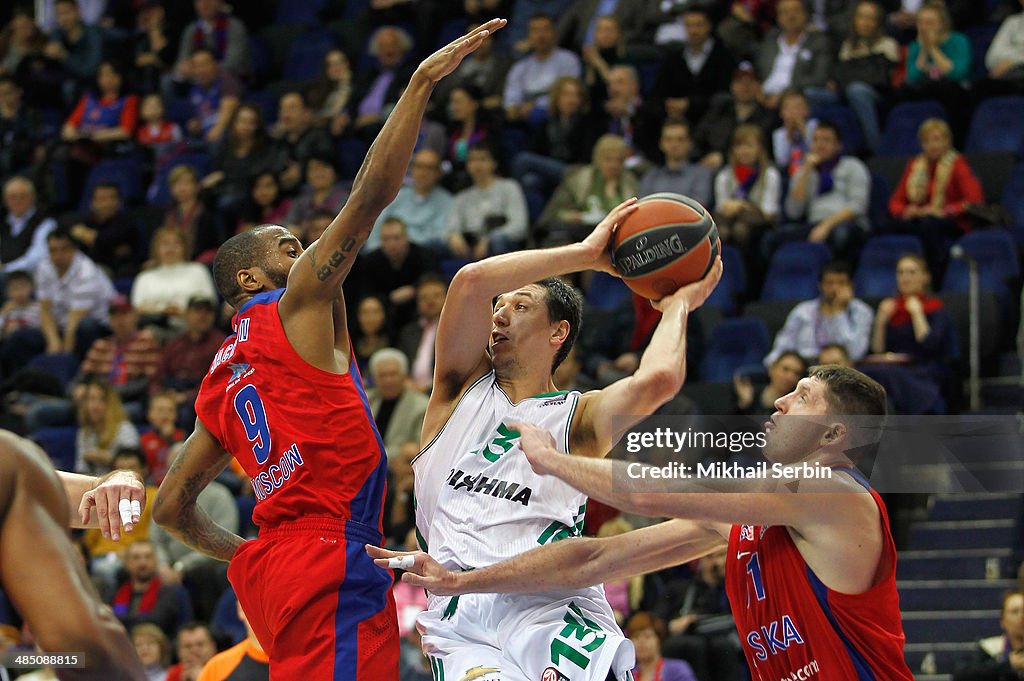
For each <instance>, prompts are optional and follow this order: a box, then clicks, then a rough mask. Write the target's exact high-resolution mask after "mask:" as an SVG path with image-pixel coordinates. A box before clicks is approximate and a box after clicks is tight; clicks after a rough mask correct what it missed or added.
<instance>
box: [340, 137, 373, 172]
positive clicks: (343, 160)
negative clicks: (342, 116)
mask: <svg viewBox="0 0 1024 681" xmlns="http://www.w3.org/2000/svg"><path fill="white" fill-rule="evenodd" d="M369 150H370V147H369V145H368V144H367V143H366V142H364V141H363V140H361V139H356V138H355V137H342V138H341V139H339V140H338V174H339V176H340V177H342V178H344V179H352V178H354V177H355V176H356V173H358V172H359V166H361V165H363V159H364V158H365V157H366V152H367V151H369Z"/></svg>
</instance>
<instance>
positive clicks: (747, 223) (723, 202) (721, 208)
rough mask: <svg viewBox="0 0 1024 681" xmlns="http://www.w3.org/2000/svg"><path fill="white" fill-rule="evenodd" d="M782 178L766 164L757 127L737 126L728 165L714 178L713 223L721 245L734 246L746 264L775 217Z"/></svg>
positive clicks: (777, 212)
mask: <svg viewBox="0 0 1024 681" xmlns="http://www.w3.org/2000/svg"><path fill="white" fill-rule="evenodd" d="M781 200H782V175H781V174H780V173H779V171H778V169H777V168H775V166H773V165H772V164H771V162H770V161H769V160H768V152H767V151H766V150H765V146H764V133H763V131H762V130H761V128H760V127H759V126H756V125H741V126H739V127H738V128H736V132H734V133H733V136H732V149H731V151H730V152H729V163H728V164H727V165H726V166H725V167H724V168H722V169H721V170H720V171H718V174H717V175H716V176H715V206H716V209H715V222H717V223H718V232H719V234H720V235H721V237H722V240H723V241H726V242H731V243H733V244H735V245H736V246H737V247H738V248H739V249H740V250H741V251H742V252H743V253H744V256H745V259H746V260H747V261H748V263H750V262H752V261H753V259H754V258H753V254H754V252H755V251H756V246H757V239H758V238H759V236H760V234H761V232H763V231H764V230H765V229H766V228H767V227H768V226H769V225H771V223H772V222H774V221H775V218H776V217H777V216H778V214H779V208H780V202H781Z"/></svg>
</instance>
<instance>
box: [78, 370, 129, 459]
mask: <svg viewBox="0 0 1024 681" xmlns="http://www.w3.org/2000/svg"><path fill="white" fill-rule="evenodd" d="M79 394H80V396H79V397H78V400H77V402H78V432H77V433H76V434H75V470H76V471H77V472H79V473H89V474H91V475H101V474H103V473H108V472H109V471H110V464H111V462H112V461H113V460H114V453H115V452H116V451H117V450H118V448H120V447H138V446H139V432H138V431H137V430H136V429H135V426H133V425H132V423H131V421H129V420H128V416H127V415H126V414H125V411H124V406H123V405H122V404H121V398H120V397H118V395H117V391H116V390H114V387H113V386H112V385H110V384H109V383H107V382H106V381H98V380H91V381H87V382H86V383H84V384H83V385H82V386H81V390H80V391H79Z"/></svg>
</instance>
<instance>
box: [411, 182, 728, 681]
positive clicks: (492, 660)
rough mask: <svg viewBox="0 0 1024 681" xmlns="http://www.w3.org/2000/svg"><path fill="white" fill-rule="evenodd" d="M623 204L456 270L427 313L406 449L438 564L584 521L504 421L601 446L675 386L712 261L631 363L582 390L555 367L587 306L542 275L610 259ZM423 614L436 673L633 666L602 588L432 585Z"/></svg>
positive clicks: (597, 675)
mask: <svg viewBox="0 0 1024 681" xmlns="http://www.w3.org/2000/svg"><path fill="white" fill-rule="evenodd" d="M634 203H635V199H630V200H628V201H626V202H624V203H622V204H621V205H619V206H618V207H616V208H615V209H614V210H613V211H612V212H611V213H609V214H608V216H607V217H606V218H605V219H604V220H603V221H602V222H601V223H600V224H599V225H598V226H597V227H596V228H595V229H594V231H593V232H592V233H591V234H590V235H589V236H588V237H587V238H586V239H584V240H583V241H582V242H581V243H578V244H571V245H568V246H562V247H558V248H552V249H547V250H534V251H521V252H517V253H509V254H506V255H500V256H496V257H493V258H489V259H487V260H483V261H480V262H477V263H473V264H470V265H467V266H466V267H464V268H462V269H461V270H460V271H459V272H458V273H457V274H456V276H455V278H454V279H453V281H452V284H451V288H450V289H449V291H448V297H447V299H446V301H445V305H444V309H443V311H442V313H441V318H440V321H439V322H438V327H437V335H436V342H435V347H436V358H435V365H434V386H433V391H432V393H431V396H430V403H429V405H428V407H427V412H426V417H425V419H424V422H423V431H422V439H421V442H422V443H425V444H424V446H423V450H422V451H421V453H420V454H419V456H418V457H417V458H416V459H414V461H413V470H414V471H415V474H416V486H415V493H416V526H417V530H418V532H419V539H420V542H421V544H422V547H421V548H423V550H425V551H427V552H429V554H430V555H431V556H432V557H433V558H434V559H435V560H437V561H438V562H439V563H441V564H442V565H443V566H445V567H446V568H448V569H450V570H472V569H475V568H481V567H486V566H488V565H492V564H494V563H498V562H501V561H503V560H506V559H508V558H511V557H513V556H516V555H518V554H520V553H523V552H525V551H527V550H529V549H531V548H535V547H537V546H539V545H543V544H548V543H551V542H554V541H557V540H559V539H564V538H566V537H570V536H575V535H578V534H579V533H580V531H581V529H582V526H583V515H584V511H585V508H586V497H585V496H584V495H582V494H581V493H580V492H578V491H576V490H575V489H573V488H572V487H570V486H569V485H567V484H565V483H564V482H562V481H560V480H557V479H555V478H553V477H546V476H540V475H537V474H535V473H534V472H533V470H532V469H531V467H530V464H529V462H528V461H527V459H526V457H525V455H524V454H523V452H522V450H521V449H520V447H519V440H518V438H519V433H518V432H516V431H514V430H513V429H511V428H509V426H508V424H509V423H511V422H514V421H526V422H533V423H536V424H539V425H541V427H543V428H544V429H545V430H547V431H548V432H550V433H551V435H552V437H554V438H555V440H556V441H557V442H558V443H559V444H560V445H561V446H562V447H564V451H566V452H569V453H571V454H575V455H579V456H592V457H593V456H603V455H604V454H605V453H606V452H607V451H608V450H610V449H611V448H612V446H613V444H614V443H615V440H616V439H617V437H618V436H619V435H620V434H621V433H622V432H623V430H624V429H626V428H628V427H629V426H631V425H633V423H635V421H638V420H639V419H640V418H642V417H643V416H645V415H649V414H651V413H652V412H654V410H655V409H657V408H658V407H659V406H660V405H662V404H663V403H665V402H667V401H668V400H669V399H671V398H672V397H674V396H675V394H676V393H677V392H678V391H679V388H680V386H681V385H682V382H683V378H684V375H685V347H686V341H685V336H686V320H687V315H688V314H689V313H690V312H691V311H693V310H694V309H696V308H697V307H699V306H700V305H701V304H702V303H703V302H704V300H705V299H706V298H707V296H708V295H709V294H710V293H711V291H712V289H714V287H715V285H716V284H717V283H718V280H719V278H720V277H721V271H722V266H721V262H720V261H717V262H716V263H715V264H714V266H713V267H712V269H711V271H710V273H709V274H708V276H707V277H706V278H705V279H704V280H703V281H701V282H698V283H696V284H691V285H689V286H686V287H683V288H682V289H680V290H679V291H678V292H676V293H675V294H673V295H672V296H669V297H667V298H664V299H662V300H661V301H659V302H658V303H657V304H656V307H657V308H658V309H659V310H661V312H662V319H661V321H660V322H659V323H658V326H657V328H656V329H655V331H654V333H653V335H652V338H651V341H650V344H649V345H648V347H647V350H646V351H645V352H644V354H643V357H642V358H641V360H640V365H639V368H638V369H637V371H636V373H635V374H633V375H632V376H630V377H628V378H624V379H622V380H620V381H618V382H616V383H614V384H612V385H610V386H608V387H607V388H605V389H604V390H599V391H593V392H589V393H586V394H583V395H581V394H580V393H579V392H575V391H574V392H565V391H558V390H557V388H556V386H555V385H554V382H553V381H552V373H553V371H554V369H555V367H557V366H558V364H559V363H560V362H561V361H562V360H563V359H564V358H565V356H566V355H567V354H568V353H569V350H570V349H571V347H572V344H573V342H574V341H575V339H576V337H577V335H578V334H579V327H580V318H581V313H582V309H581V308H582V301H581V299H580V297H579V294H578V293H576V292H575V291H574V290H573V289H571V288H570V287H568V286H567V285H566V284H564V283H562V282H561V281H560V280H558V279H554V278H553V277H557V276H559V275H562V274H567V273H571V272H578V271H582V270H605V271H610V269H611V263H610V260H609V256H608V243H609V240H610V238H611V235H612V232H613V230H614V228H615V226H616V225H617V224H619V223H621V222H622V221H623V220H624V219H625V218H626V217H627V216H628V215H629V214H630V213H631V212H632V211H633V210H634V207H633V205H634ZM623 414H633V415H635V417H634V419H635V420H629V419H628V418H627V419H623V418H622V415H623ZM613 417H615V418H616V420H615V422H614V424H613ZM613 428H614V430H613ZM419 625H420V627H421V629H422V631H423V634H424V635H423V648H424V652H425V653H427V655H428V657H430V662H431V665H432V669H433V673H434V678H435V679H444V680H447V681H458V680H459V679H481V680H485V681H496V680H497V679H501V681H537V680H538V679H541V680H543V681H556V680H558V679H568V680H571V681H584V680H587V681H605V680H606V679H608V678H612V679H626V678H628V675H629V671H628V670H630V669H631V668H632V667H633V650H632V646H631V645H630V644H629V642H628V640H627V639H625V638H624V637H623V635H622V632H621V631H620V630H619V628H618V627H617V626H616V624H615V620H614V617H613V615H612V610H611V608H610V607H609V606H608V603H607V601H606V600H605V597H604V592H603V589H602V588H601V587H585V588H581V589H577V590H573V591H561V592H549V593H544V594H529V595H525V594H519V595H497V594H470V595H466V596H461V597H451V598H444V597H434V596H431V598H430V600H429V604H428V609H427V610H426V611H425V612H424V613H423V614H422V615H421V616H420V619H419Z"/></svg>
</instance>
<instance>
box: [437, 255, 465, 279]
mask: <svg viewBox="0 0 1024 681" xmlns="http://www.w3.org/2000/svg"><path fill="white" fill-rule="evenodd" d="M469 263H470V261H469V260H466V259H463V258H445V259H444V260H442V261H441V274H443V275H444V278H445V281H451V280H452V279H454V278H455V273H456V272H458V271H459V270H460V269H462V268H463V267H464V266H466V265H468V264H469Z"/></svg>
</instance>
